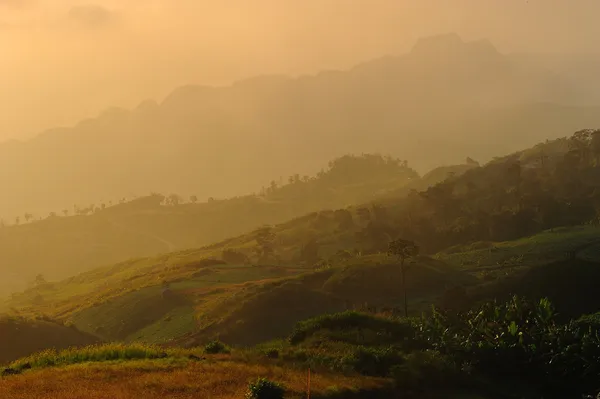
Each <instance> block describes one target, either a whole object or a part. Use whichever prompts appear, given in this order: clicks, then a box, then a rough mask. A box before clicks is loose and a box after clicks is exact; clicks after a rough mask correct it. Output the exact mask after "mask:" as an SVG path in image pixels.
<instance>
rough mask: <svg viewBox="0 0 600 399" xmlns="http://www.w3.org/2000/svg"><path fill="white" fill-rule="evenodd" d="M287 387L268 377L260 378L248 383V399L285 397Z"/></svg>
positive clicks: (280, 398) (277, 398)
mask: <svg viewBox="0 0 600 399" xmlns="http://www.w3.org/2000/svg"><path fill="white" fill-rule="evenodd" d="M284 394H285V387H284V386H283V385H282V384H279V383H277V382H273V381H270V380H268V379H266V378H258V379H257V380H256V381H253V382H251V383H250V384H248V391H247V392H246V399H283V395H284Z"/></svg>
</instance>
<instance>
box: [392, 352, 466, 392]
mask: <svg viewBox="0 0 600 399" xmlns="http://www.w3.org/2000/svg"><path fill="white" fill-rule="evenodd" d="M390 376H391V377H392V378H393V380H394V383H395V385H396V387H397V388H400V389H405V390H413V389H417V388H420V389H423V388H427V387H429V388H432V389H436V390H438V389H440V388H449V387H456V385H457V384H458V383H459V382H460V381H461V373H460V370H459V367H458V366H457V365H456V363H455V362H454V360H452V359H451V358H450V357H447V356H444V355H442V354H441V353H439V352H437V351H433V350H425V351H417V352H413V353H410V354H408V355H406V357H405V358H404V362H403V363H402V364H399V365H395V366H393V367H392V368H391V369H390Z"/></svg>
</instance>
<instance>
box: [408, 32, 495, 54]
mask: <svg viewBox="0 0 600 399" xmlns="http://www.w3.org/2000/svg"><path fill="white" fill-rule="evenodd" d="M465 52H470V53H471V52H475V53H481V54H498V51H497V50H496V48H495V47H494V45H493V44H492V43H491V42H490V41H489V40H487V39H483V40H477V41H471V42H465V41H464V40H463V39H462V38H461V37H460V36H459V35H458V34H456V33H446V34H441V35H435V36H429V37H423V38H420V39H419V40H417V43H416V44H415V45H414V46H413V48H412V51H411V54H413V55H446V54H456V53H465Z"/></svg>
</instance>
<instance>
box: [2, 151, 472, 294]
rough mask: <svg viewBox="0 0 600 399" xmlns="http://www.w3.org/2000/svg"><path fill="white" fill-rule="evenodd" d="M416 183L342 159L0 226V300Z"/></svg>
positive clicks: (391, 170)
mask: <svg viewBox="0 0 600 399" xmlns="http://www.w3.org/2000/svg"><path fill="white" fill-rule="evenodd" d="M451 168H454V169H456V170H457V171H458V170H460V171H462V170H463V169H465V168H464V167H463V166H461V165H457V166H454V167H451ZM439 178H440V180H441V179H443V178H445V176H440V177H439ZM418 180H419V177H418V175H417V173H416V172H415V171H414V170H412V169H411V168H409V167H408V166H407V165H406V163H405V162H403V161H400V160H396V159H393V158H389V157H382V156H379V155H369V154H366V155H361V156H350V155H346V156H343V157H340V158H337V159H335V160H332V161H331V162H329V165H328V166H327V168H326V169H324V170H323V171H321V172H319V174H318V175H316V176H310V177H309V176H300V175H298V174H295V175H292V176H290V177H289V178H286V180H285V181H282V182H275V181H273V182H271V184H270V185H269V186H268V187H265V188H263V189H262V190H261V192H260V193H257V194H252V195H246V196H241V197H235V198H229V199H210V200H209V201H200V202H198V201H197V197H192V198H190V199H184V198H181V197H179V196H177V195H169V196H166V197H165V196H162V195H158V194H154V195H150V196H147V197H141V198H136V199H133V200H130V201H125V202H123V203H120V204H116V205H113V204H107V203H101V204H96V205H94V204H92V205H89V206H79V207H76V208H75V209H73V210H72V211H70V213H68V215H71V216H68V217H65V216H63V215H62V214H61V215H60V216H58V215H54V216H51V217H48V218H45V219H44V220H41V221H38V220H34V221H32V222H30V223H21V224H20V225H17V226H15V225H10V226H4V227H0V265H1V266H0V273H2V275H3V279H2V281H1V282H0V295H5V294H6V293H8V292H11V291H13V292H14V291H18V290H22V289H24V288H26V286H27V285H26V284H32V283H34V280H35V278H36V276H38V275H40V274H41V275H42V276H43V277H44V278H45V279H46V280H58V279H63V278H66V277H70V276H73V275H75V274H78V273H81V272H83V271H86V270H91V269H93V268H95V267H99V266H104V265H110V264H112V263H115V262H118V261H121V260H124V259H130V258H135V257H142V256H151V255H156V254H159V253H164V252H170V251H174V250H177V249H185V248H197V247H199V246H202V245H206V244H209V243H212V242H216V241H219V240H223V239H226V238H228V237H232V236H236V235H239V234H242V233H244V232H247V231H249V230H252V229H255V228H257V227H259V226H261V225H264V224H276V223H281V222H284V221H286V220H289V219H292V218H295V217H298V216H302V215H305V214H307V213H310V212H314V211H318V210H321V209H337V208H342V207H345V206H348V205H352V204H359V203H363V202H366V201H370V200H373V199H375V198H377V197H379V196H381V195H383V194H384V193H386V192H389V191H390V190H395V189H398V188H399V187H403V186H405V185H406V184H408V183H411V184H417V181H418ZM440 180H437V181H440ZM437 181H430V180H428V181H427V182H426V183H425V184H433V183H435V182H437ZM24 221H25V220H24V219H23V222H24Z"/></svg>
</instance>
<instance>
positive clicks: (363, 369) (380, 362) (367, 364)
mask: <svg viewBox="0 0 600 399" xmlns="http://www.w3.org/2000/svg"><path fill="white" fill-rule="evenodd" d="M403 361H404V358H403V356H402V354H401V353H400V352H399V351H398V350H397V349H396V348H393V347H386V348H369V347H364V346H359V347H358V348H356V349H355V350H353V351H352V352H351V353H350V354H348V355H346V356H344V357H343V358H342V359H341V360H340V363H341V365H342V369H346V370H347V369H350V370H352V371H356V372H358V373H360V374H364V375H371V376H381V377H384V376H386V375H388V374H389V372H390V370H391V369H392V367H393V366H395V365H398V364H401V363H402V362H403Z"/></svg>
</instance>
